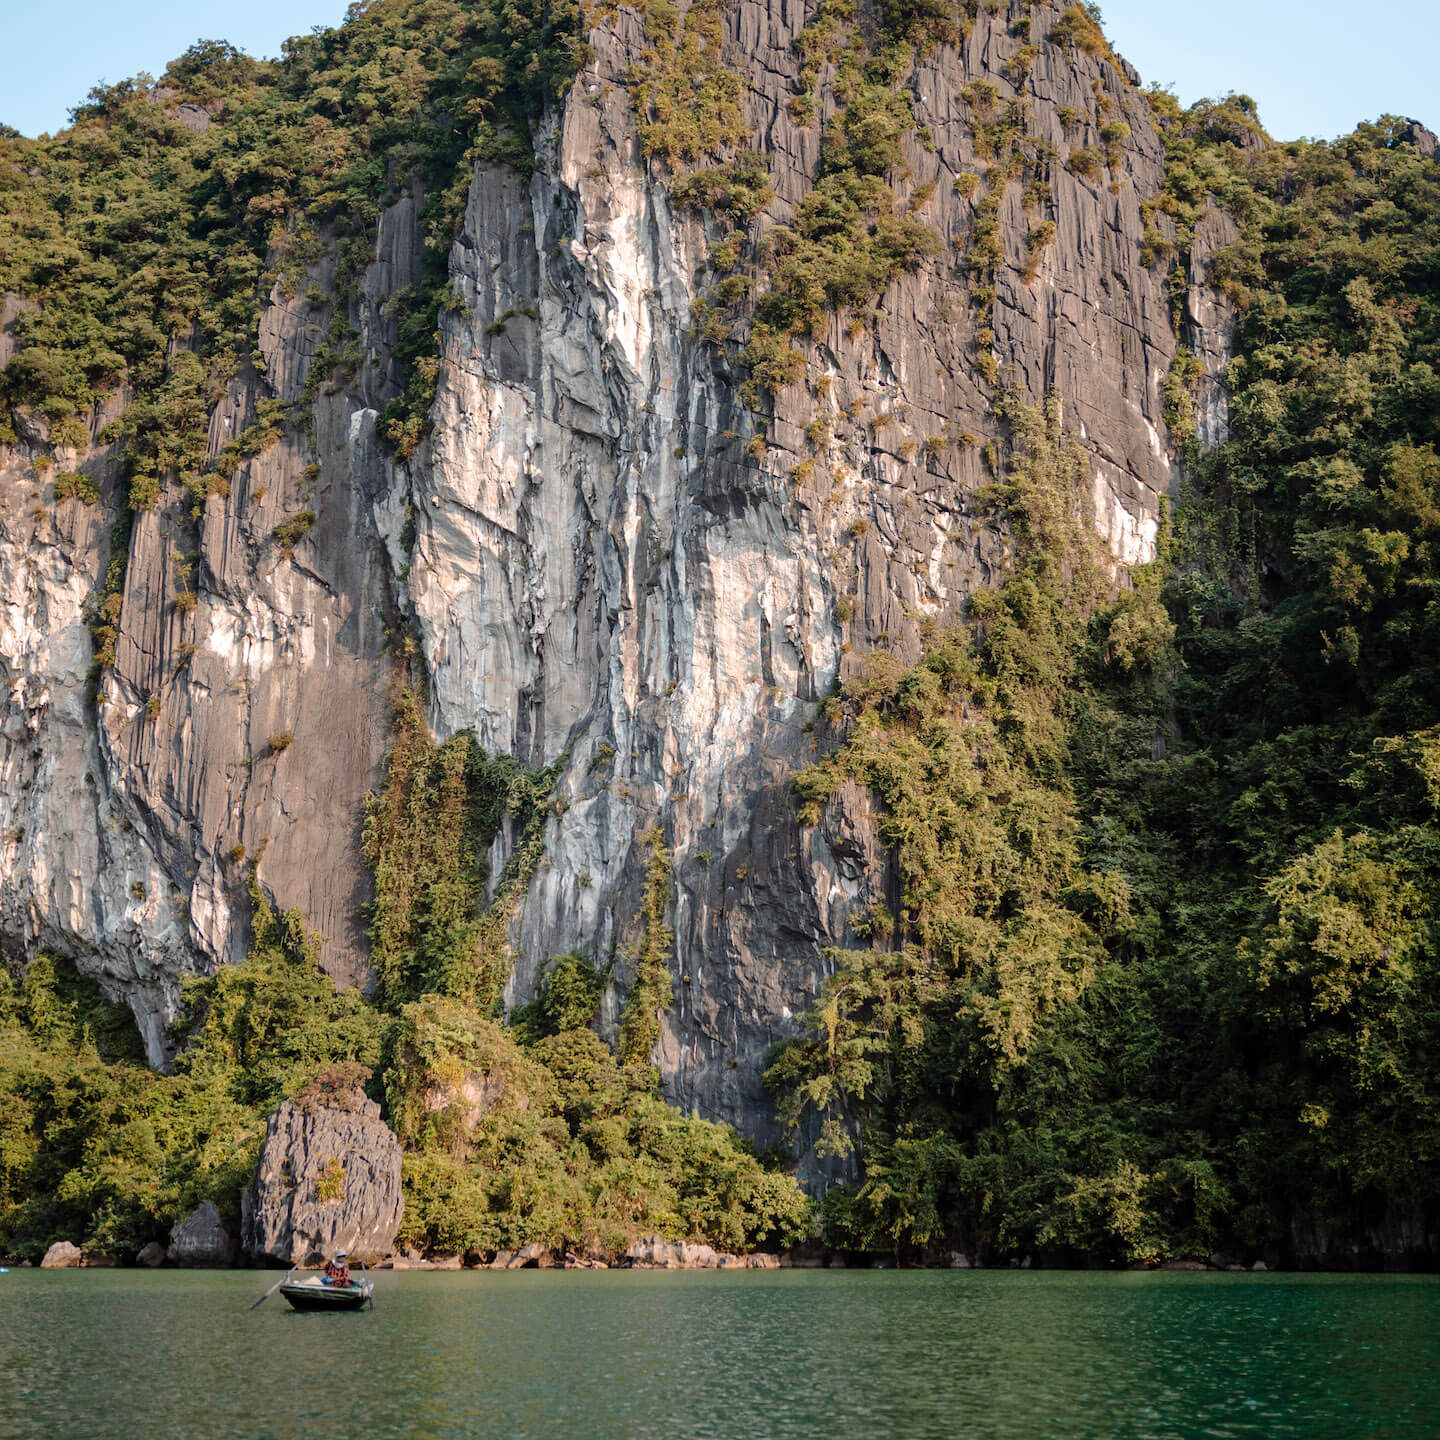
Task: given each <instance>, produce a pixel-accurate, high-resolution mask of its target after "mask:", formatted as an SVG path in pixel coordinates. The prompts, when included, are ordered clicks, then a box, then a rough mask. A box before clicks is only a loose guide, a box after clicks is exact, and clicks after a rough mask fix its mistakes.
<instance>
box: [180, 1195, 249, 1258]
mask: <svg viewBox="0 0 1440 1440" xmlns="http://www.w3.org/2000/svg"><path fill="white" fill-rule="evenodd" d="M235 1252H236V1244H235V1237H234V1236H233V1235H232V1234H231V1233H230V1232H229V1231H228V1230H227V1229H226V1228H225V1222H224V1221H223V1220H221V1218H220V1212H219V1211H218V1210H217V1209H216V1208H215V1206H214V1205H213V1204H211V1202H210V1201H209V1200H202V1201H201V1202H200V1204H199V1205H198V1206H197V1207H196V1209H195V1211H194V1213H193V1214H192V1215H190V1216H189V1217H188V1218H187V1219H185V1220H182V1221H181V1222H180V1224H178V1225H176V1226H175V1227H174V1229H172V1230H171V1231H170V1249H169V1251H168V1253H167V1255H166V1258H167V1259H168V1260H169V1261H170V1263H171V1264H172V1265H183V1266H186V1267H187V1268H192V1269H193V1268H201V1267H208V1268H216V1267H220V1266H225V1265H233V1264H234V1263H235Z"/></svg>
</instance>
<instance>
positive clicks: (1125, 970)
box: [770, 41, 1440, 1260]
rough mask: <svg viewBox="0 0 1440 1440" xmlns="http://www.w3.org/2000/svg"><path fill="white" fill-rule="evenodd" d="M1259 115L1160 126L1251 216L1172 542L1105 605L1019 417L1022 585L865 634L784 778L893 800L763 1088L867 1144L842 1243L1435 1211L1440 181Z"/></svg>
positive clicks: (1398, 1243) (1116, 1231) (1384, 145)
mask: <svg viewBox="0 0 1440 1440" xmlns="http://www.w3.org/2000/svg"><path fill="white" fill-rule="evenodd" d="M1080 43H1083V41H1082V42H1080ZM1248 121H1249V111H1248V110H1247V109H1246V107H1245V105H1244V104H1243V103H1236V102H1229V103H1228V104H1227V105H1225V106H1218V107H1217V106H1209V105H1207V106H1202V107H1197V110H1196V111H1195V112H1192V113H1191V114H1189V115H1182V114H1180V113H1179V112H1178V111H1177V112H1175V113H1174V114H1173V115H1172V117H1171V120H1170V122H1169V124H1170V126H1171V132H1170V133H1171V149H1172V170H1171V183H1170V190H1169V192H1168V193H1167V194H1166V195H1163V196H1162V197H1161V205H1160V211H1161V212H1163V213H1166V214H1169V215H1171V216H1172V218H1174V219H1175V220H1176V222H1177V225H1178V228H1179V236H1178V239H1179V243H1180V244H1182V245H1185V246H1188V242H1189V233H1190V231H1191V230H1193V224H1194V221H1195V219H1196V218H1197V217H1198V213H1199V208H1200V206H1201V205H1202V204H1203V201H1204V197H1205V195H1207V194H1215V195H1217V196H1220V197H1221V198H1222V199H1224V200H1225V201H1226V202H1227V203H1231V204H1232V208H1233V211H1234V213H1236V214H1237V216H1238V217H1239V218H1240V220H1241V222H1242V238H1241V240H1240V242H1239V243H1238V244H1237V245H1236V246H1234V247H1233V248H1232V249H1231V250H1230V251H1229V252H1227V253H1223V254H1222V255H1221V256H1219V257H1218V258H1217V261H1216V264H1215V268H1214V272H1213V273H1214V276H1215V278H1216V279H1217V280H1220V281H1223V282H1224V283H1226V284H1227V286H1228V287H1229V288H1230V289H1231V290H1232V293H1234V294H1235V295H1236V296H1237V298H1238V299H1239V300H1240V301H1241V302H1242V305H1243V310H1242V318H1241V325H1240V334H1239V351H1240V353H1239V355H1238V357H1237V358H1236V360H1235V361H1234V362H1233V363H1232V364H1231V366H1230V370H1229V374H1228V376H1227V382H1228V389H1229V391H1230V403H1231V417H1232V427H1231V436H1230V439H1229V440H1228V441H1227V443H1225V444H1224V445H1222V446H1221V447H1220V449H1219V450H1218V452H1216V453H1215V454H1213V455H1211V456H1202V455H1200V454H1199V453H1198V450H1197V448H1196V446H1195V444H1194V442H1193V439H1192V438H1190V437H1191V435H1192V434H1193V425H1192V426H1189V427H1187V426H1186V425H1184V424H1183V423H1179V424H1177V425H1176V427H1175V430H1176V433H1177V438H1178V439H1179V440H1180V442H1181V443H1182V445H1183V446H1184V450H1185V453H1186V456H1187V459H1188V472H1189V478H1188V480H1187V484H1186V488H1185V492H1184V495H1183V499H1182V504H1181V506H1180V510H1179V513H1178V514H1177V516H1176V519H1175V524H1174V528H1173V533H1172V534H1171V535H1170V536H1169V537H1167V541H1166V544H1165V546H1164V547H1163V551H1162V557H1161V560H1160V561H1159V562H1158V563H1157V564H1156V565H1154V566H1152V567H1150V568H1149V569H1148V570H1146V571H1141V572H1139V573H1137V574H1136V575H1134V577H1133V578H1134V589H1133V590H1131V591H1129V592H1125V593H1122V594H1121V595H1120V596H1119V597H1118V598H1112V597H1111V596H1110V595H1109V594H1108V593H1107V592H1108V586H1107V584H1106V572H1105V570H1104V569H1103V568H1102V567H1098V566H1097V565H1096V563H1095V559H1094V557H1093V555H1087V553H1086V551H1087V549H1088V548H1089V546H1088V541H1085V540H1084V539H1083V538H1082V537H1083V536H1084V535H1085V533H1086V532H1087V531H1088V526H1087V524H1086V523H1085V516H1084V504H1083V496H1081V495H1080V493H1079V492H1078V490H1077V485H1078V482H1079V478H1080V477H1079V475H1078V474H1077V473H1075V472H1074V471H1073V470H1072V468H1071V466H1070V465H1068V464H1067V462H1066V461H1065V458H1064V457H1065V444H1064V442H1063V440H1062V439H1061V438H1060V437H1059V436H1058V435H1057V434H1056V433H1055V430H1054V427H1053V425H1051V426H1045V425H1043V424H1040V423H1039V422H1038V421H1037V419H1036V417H1034V416H1033V415H1030V414H1027V413H1025V412H1019V411H1014V410H1013V409H1012V412H1011V415H1010V419H1011V422H1012V430H1013V448H1014V454H1013V458H1012V464H1011V466H1010V470H1009V477H1008V480H1007V483H1006V487H1005V489H1004V490H1003V491H1001V492H999V493H997V496H996V499H997V501H999V502H1000V503H1001V505H1002V506H1003V508H1004V511H1005V512H1006V513H1007V514H1008V517H1009V519H1010V521H1011V524H1012V527H1013V529H1014V531H1015V536H1016V548H1017V555H1016V561H1015V565H1014V568H1013V570H1012V573H1011V574H1010V576H1009V578H1008V579H1007V581H1006V583H1005V584H1004V586H1003V587H1002V588H1001V590H1000V591H999V592H998V593H997V594H995V595H993V596H991V595H986V596H982V597H979V598H980V600H981V602H982V603H980V604H978V605H976V606H975V607H974V608H973V610H972V616H971V618H972V622H973V624H972V630H973V634H972V635H971V636H968V637H966V636H955V635H945V636H937V637H936V638H935V639H934V641H933V642H932V644H931V646H930V648H929V651H928V653H927V655H926V658H925V659H924V660H923V661H922V663H921V664H920V665H919V666H918V667H916V668H914V669H912V670H909V671H903V670H902V669H901V668H900V667H898V666H896V665H894V664H893V663H890V662H889V661H888V660H887V659H886V658H885V657H876V658H875V659H874V660H873V661H872V664H871V668H870V671H869V673H868V675H867V676H866V678H865V679H864V680H862V681H858V682H856V683H854V684H852V685H851V686H849V687H847V689H846V690H845V691H844V692H843V693H842V694H841V695H840V696H839V697H837V699H836V700H835V701H833V702H832V705H831V711H832V716H831V718H832V720H833V721H834V722H836V723H837V724H839V726H840V730H841V734H842V737H843V738H842V739H841V741H840V743H839V744H838V746H837V747H836V748H835V749H834V750H833V752H832V753H831V754H830V755H828V756H827V758H825V759H824V760H823V761H821V762H819V763H818V764H817V765H815V766H812V767H811V768H810V769H809V770H807V771H806V772H804V773H803V774H802V775H800V776H799V777H798V780H797V790H798V792H799V797H800V803H801V804H802V807H804V809H805V818H807V819H810V820H814V819H817V818H818V817H819V814H820V810H821V807H822V806H823V804H824V803H825V801H826V800H827V799H828V797H829V796H830V795H831V794H832V793H833V791H834V788H835V786H836V784H837V783H838V781H839V780H840V779H841V778H843V777H846V776H854V777H856V778H858V779H860V780H862V781H863V782H864V783H866V784H867V785H868V786H869V787H870V788H871V789H872V790H873V791H874V792H875V793H876V795H877V796H878V797H879V799H880V800H881V801H882V803H883V810H884V816H885V818H884V821H883V826H884V829H883V835H884V838H885V839H886V840H887V841H888V843H889V844H890V846H891V847H892V849H891V853H892V865H893V871H892V877H891V886H892V891H893V893H894V895H895V897H896V899H897V900H898V903H899V907H900V908H899V912H898V913H897V914H894V915H892V914H890V913H889V912H888V910H884V909H881V908H877V910H876V911H875V912H872V914H871V916H870V917H869V921H868V925H869V931H870V934H871V936H872V945H873V948H872V949H870V950H866V951H857V952H847V953H843V954H838V955H836V956H835V957H834V960H835V966H836V970H835V975H834V977H833V979H832V980H831V982H830V983H829V985H828V986H827V988H826V991H825V993H824V994H823V995H822V997H821V999H820V1000H819V1002H818V1003H817V1005H816V1006H815V1009H814V1011H813V1013H812V1015H811V1017H810V1020H811V1023H812V1026H813V1033H812V1036H811V1037H810V1038H806V1039H803V1040H800V1041H796V1042H793V1043H791V1044H789V1045H787V1046H786V1047H783V1048H782V1049H781V1050H780V1051H779V1052H778V1053H777V1055H776V1057H775V1060H774V1063H773V1065H772V1068H771V1071H770V1077H771V1080H772V1082H773V1083H774V1084H775V1085H776V1087H777V1089H778V1090H779V1091H780V1092H781V1094H782V1096H783V1097H784V1100H783V1104H784V1107H785V1109H786V1111H787V1113H788V1115H789V1117H790V1119H791V1120H792V1121H793V1122H796V1123H799V1122H801V1121H803V1120H804V1119H805V1116H806V1114H807V1112H809V1111H811V1110H814V1111H816V1112H818V1114H819V1115H820V1117H821V1118H822V1121H823V1123H824V1126H825V1128H824V1131H823V1133H822V1143H828V1144H830V1145H833V1146H838V1147H840V1148H844V1147H845V1146H846V1145H848V1144H849V1143H851V1137H852V1136H853V1135H854V1134H855V1133H856V1132H857V1131H858V1133H859V1134H860V1136H861V1137H862V1139H861V1144H862V1152H863V1158H864V1162H865V1174H864V1181H863V1183H862V1184H861V1185H860V1186H859V1187H858V1189H856V1190H855V1191H844V1190H837V1191H832V1193H831V1195H830V1196H829V1197H827V1216H826V1219H827V1228H828V1233H829V1235H830V1237H831V1238H832V1240H833V1241H835V1242H836V1243H839V1244H845V1245H852V1246H855V1247H856V1248H901V1249H909V1248H912V1247H924V1246H927V1245H939V1244H942V1243H947V1242H948V1243H959V1244H962V1245H964V1246H966V1247H967V1248H970V1247H975V1248H979V1249H981V1250H985V1249H990V1250H1000V1251H1012V1252H1013V1251H1017V1250H1038V1251H1041V1252H1044V1253H1049V1254H1051V1255H1066V1254H1069V1255H1075V1254H1082V1253H1083V1254H1088V1255H1093V1256H1110V1257H1113V1258H1115V1259H1117V1260H1136V1259H1144V1260H1157V1259H1163V1258H1166V1257H1174V1256H1191V1255H1197V1254H1199V1255H1203V1254H1205V1253H1208V1252H1209V1251H1211V1250H1214V1249H1216V1248H1228V1249H1231V1250H1232V1251H1240V1252H1243V1253H1255V1252H1256V1251H1259V1250H1270V1251H1273V1252H1274V1253H1278V1254H1282V1255H1283V1254H1286V1253H1301V1254H1310V1255H1314V1254H1318V1253H1320V1252H1321V1251H1322V1250H1323V1249H1325V1248H1326V1247H1329V1249H1330V1251H1331V1252H1332V1253H1334V1254H1336V1255H1337V1256H1338V1255H1346V1254H1352V1253H1353V1254H1356V1255H1360V1256H1364V1255H1366V1254H1371V1253H1378V1252H1380V1251H1382V1250H1388V1251H1390V1252H1391V1253H1405V1251H1406V1250H1407V1248H1410V1249H1412V1250H1418V1249H1420V1248H1423V1246H1424V1244H1425V1243H1426V1242H1425V1240H1424V1238H1423V1237H1424V1236H1425V1235H1426V1234H1427V1233H1433V1229H1434V1225H1435V1219H1436V1216H1435V1208H1434V1207H1435V1199H1434V1197H1435V1195H1436V1194H1437V1193H1440V1085H1437V1078H1436V1076H1437V1072H1436V1069H1435V1064H1434V1057H1435V1055H1436V1054H1437V1053H1440V839H1437V831H1436V828H1435V827H1436V820H1437V810H1440V670H1437V668H1436V664H1435V655H1436V653H1437V639H1440V635H1437V630H1436V627H1437V624H1440V608H1437V593H1440V552H1437V547H1436V543H1435V542H1436V537H1437V525H1440V459H1437V456H1436V452H1435V445H1436V442H1437V440H1440V433H1437V432H1440V394H1437V389H1436V386H1437V379H1436V377H1437V369H1440V287H1437V274H1440V272H1437V270H1436V265H1435V256H1436V255H1437V253H1440V165H1437V164H1436V162H1434V161H1433V160H1431V161H1425V160H1421V159H1420V158H1418V157H1417V155H1416V153H1415V151H1414V148H1413V146H1411V145H1410V144H1408V143H1407V141H1406V132H1405V130H1404V127H1403V126H1402V125H1401V124H1400V123H1398V122H1395V123H1391V122H1385V123H1383V124H1381V125H1378V126H1363V127H1361V129H1360V130H1359V131H1358V132H1357V133H1356V135H1354V136H1352V137H1347V138H1345V139H1342V140H1340V141H1337V142H1335V143H1334V144H1327V145H1319V144H1314V145H1312V144H1297V145H1293V146H1288V147H1285V148H1283V149H1280V148H1276V147H1270V146H1261V147H1256V146H1254V145H1253V144H1249V145H1247V143H1246V139H1247V131H1248V128H1249V127H1248ZM1195 378H1196V377H1195V375H1194V371H1193V367H1191V366H1187V365H1184V364H1183V363H1182V367H1181V369H1180V370H1179V371H1178V372H1177V374H1176V377H1175V383H1174V386H1173V389H1172V392H1171V393H1170V394H1168V395H1167V403H1169V404H1170V405H1171V406H1173V408H1174V410H1175V412H1176V418H1177V420H1178V421H1182V422H1183V419H1184V418H1185V416H1184V414H1183V412H1184V409H1185V407H1186V405H1187V404H1188V403H1189V396H1190V390H1191V385H1192V382H1193V380H1194V379H1195ZM1067 477H1068V478H1067ZM807 1123H808V1122H807Z"/></svg>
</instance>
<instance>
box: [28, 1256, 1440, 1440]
mask: <svg viewBox="0 0 1440 1440" xmlns="http://www.w3.org/2000/svg"><path fill="white" fill-rule="evenodd" d="M270 1283H271V1277H267V1276H265V1275H263V1274H261V1273H257V1272H249V1273H247V1272H234V1271H232V1272H225V1273H213V1272H188V1273H187V1272H178V1271H158V1272H143V1273H142V1272H138V1271H114V1270H110V1271H106V1270H89V1271H43V1272H42V1271H33V1270H31V1271H16V1272H12V1273H11V1274H10V1275H5V1276H0V1436H4V1437H7V1440H9V1437H15V1440H21V1437H24V1440H28V1437H32V1436H33V1437H40V1436H44V1437H47V1440H49V1437H70V1436H75V1437H83V1436H137V1437H138V1436H155V1437H166V1436H190V1435H194V1436H202V1435H203V1436H211V1435H215V1436H221V1435H223V1436H247V1437H248V1436H253V1437H275V1440H292V1437H302V1436H303V1437H306V1440H310V1437H327V1436H381V1435H415V1436H435V1437H440V1436H492V1435H493V1436H505V1437H545V1440H551V1437H557V1436H576V1437H586V1440H621V1437H652V1436H653V1437H657V1440H684V1437H717V1440H741V1437H743V1440H765V1437H775V1440H780V1437H792V1436H794V1437H806V1440H812V1437H826V1440H841V1437H866V1440H871V1437H881V1440H884V1437H897V1440H903V1437H922V1436H923V1437H930V1436H944V1437H950V1436H955V1437H965V1440H1002V1437H1003V1440H1008V1437H1026V1440H1029V1437H1035V1436H1084V1437H1092V1436H1094V1437H1109V1436H1117V1437H1118V1436H1123V1437H1132V1436H1133V1437H1146V1440H1149V1437H1155V1440H1160V1437H1191V1436H1197V1437H1198V1436H1216V1437H1227V1436H1265V1437H1279V1436H1292V1435H1293V1436H1305V1437H1307V1440H1315V1437H1342V1436H1350V1435H1376V1436H1385V1437H1410V1436H1414V1437H1422V1436H1423V1437H1427V1440H1428V1437H1432V1436H1435V1435H1436V1434H1437V1433H1440V1280H1437V1279H1432V1278H1429V1277H1408V1276H1402V1277H1395V1276H1287V1275H1255V1276H1251V1275H1243V1276H1242V1275H1204V1274H1193V1275H1192V1274H1153V1275H1143V1274H1122V1275H1100V1274H1093V1273H1042V1272H1031V1273H1026V1274H1019V1273H1014V1272H993V1271H981V1272H976V1271H970V1272H963V1271H962V1272H934V1271H778V1272H777V1271H768V1272H765V1271H762V1272H755V1271H749V1272H738V1273H721V1274H716V1273H700V1274H687V1273H681V1274H664V1273H641V1272H630V1273H624V1272H607V1273H588V1272H568V1273H567V1272H541V1273H535V1272H530V1273H522V1274H495V1275H492V1274H488V1273H477V1274H465V1273H462V1274H454V1273H430V1274H415V1273H396V1274H390V1273H387V1272H382V1273H381V1274H380V1275H379V1277H378V1284H377V1287H376V1301H375V1309H374V1311H373V1312H365V1313H361V1314H355V1315H298V1314H294V1313H292V1312H291V1311H289V1310H288V1308H287V1307H286V1306H285V1304H284V1302H283V1301H282V1300H281V1299H280V1297H279V1296H278V1295H277V1296H274V1297H273V1298H271V1299H270V1300H268V1301H267V1302H266V1303H265V1304H264V1305H263V1306H261V1308H260V1309H259V1310H258V1311H255V1312H254V1313H253V1314H252V1313H250V1312H248V1311H247V1309H246V1306H247V1305H248V1304H249V1303H250V1302H251V1301H252V1300H253V1299H255V1298H256V1297H257V1296H258V1295H259V1294H261V1293H262V1292H263V1291H264V1289H265V1288H266V1287H267V1285H268V1284H270Z"/></svg>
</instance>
